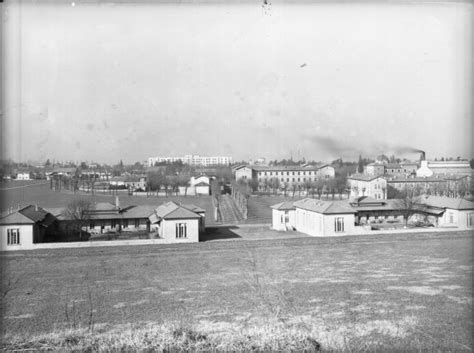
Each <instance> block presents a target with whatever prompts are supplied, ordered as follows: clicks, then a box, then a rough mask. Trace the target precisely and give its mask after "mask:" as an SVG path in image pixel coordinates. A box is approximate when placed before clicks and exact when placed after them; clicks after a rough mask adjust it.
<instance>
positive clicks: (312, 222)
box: [295, 208, 355, 236]
mask: <svg viewBox="0 0 474 353" xmlns="http://www.w3.org/2000/svg"><path fill="white" fill-rule="evenodd" d="M337 217H342V218H343V219H344V232H335V230H334V224H335V219H336V218H337ZM354 222H355V217H354V214H338V215H324V214H321V213H317V212H313V211H308V210H303V209H300V208H297V209H296V219H295V224H296V230H297V231H299V232H302V233H306V234H308V235H312V236H332V235H349V234H354V233H355V226H354Z"/></svg>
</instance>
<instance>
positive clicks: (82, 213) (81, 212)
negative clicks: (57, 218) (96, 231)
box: [62, 199, 94, 240]
mask: <svg viewBox="0 0 474 353" xmlns="http://www.w3.org/2000/svg"><path fill="white" fill-rule="evenodd" d="M93 209H94V206H93V204H92V202H91V201H89V200H85V199H78V200H73V201H71V202H70V203H69V204H68V205H67V207H66V209H65V210H64V211H63V213H62V214H63V216H64V218H66V219H67V220H69V221H70V224H71V226H72V228H73V229H74V230H75V231H77V232H79V239H80V240H82V234H83V228H84V227H85V226H86V225H87V224H88V223H89V221H90V211H91V210H93Z"/></svg>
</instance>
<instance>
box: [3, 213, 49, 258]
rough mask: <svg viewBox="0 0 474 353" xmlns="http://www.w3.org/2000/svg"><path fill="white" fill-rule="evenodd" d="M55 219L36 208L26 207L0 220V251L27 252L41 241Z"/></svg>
mask: <svg viewBox="0 0 474 353" xmlns="http://www.w3.org/2000/svg"><path fill="white" fill-rule="evenodd" d="M55 221H56V218H55V217H54V216H53V215H51V214H50V213H49V212H47V211H46V210H44V209H42V208H41V207H38V206H33V205H30V206H26V207H23V208H21V209H19V210H17V211H16V212H12V213H10V214H8V215H6V216H4V217H2V218H1V219H0V251H10V250H29V249H33V248H34V244H35V243H40V242H42V241H43V239H44V237H45V235H46V232H47V231H48V229H51V227H53V224H54V222H55Z"/></svg>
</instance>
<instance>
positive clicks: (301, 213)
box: [271, 196, 474, 236]
mask: <svg viewBox="0 0 474 353" xmlns="http://www.w3.org/2000/svg"><path fill="white" fill-rule="evenodd" d="M271 208H272V228H273V229H275V230H280V231H288V230H296V231H299V232H302V233H305V234H308V235H312V236H333V235H353V234H360V233H361V232H365V231H367V229H370V228H367V227H366V226H368V225H370V226H372V225H380V224H391V223H403V222H404V221H405V217H406V216H407V210H406V209H404V207H403V206H402V203H401V202H400V200H395V199H392V200H380V199H374V198H371V197H367V196H362V197H357V198H352V199H349V200H337V201H323V200H317V199H309V198H306V199H303V200H298V201H295V202H291V201H286V202H282V203H279V204H276V205H273V206H271ZM408 216H409V220H410V222H421V221H423V222H424V223H427V224H431V225H433V226H435V227H455V228H458V229H473V228H474V202H470V201H467V200H464V199H454V198H448V197H441V196H422V197H420V199H419V200H418V201H417V203H416V204H415V205H414V206H413V207H412V208H411V209H410V210H409V214H408Z"/></svg>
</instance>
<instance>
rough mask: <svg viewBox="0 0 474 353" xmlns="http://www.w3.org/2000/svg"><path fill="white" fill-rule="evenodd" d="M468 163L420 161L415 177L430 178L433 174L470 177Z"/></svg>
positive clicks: (471, 171) (470, 170) (470, 171)
mask: <svg viewBox="0 0 474 353" xmlns="http://www.w3.org/2000/svg"><path fill="white" fill-rule="evenodd" d="M472 173H473V170H472V169H471V166H470V164H469V162H468V161H427V160H423V161H421V165H420V168H419V169H418V170H417V171H416V176H417V177H430V176H432V175H433V174H451V175H456V174H457V175H472Z"/></svg>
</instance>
